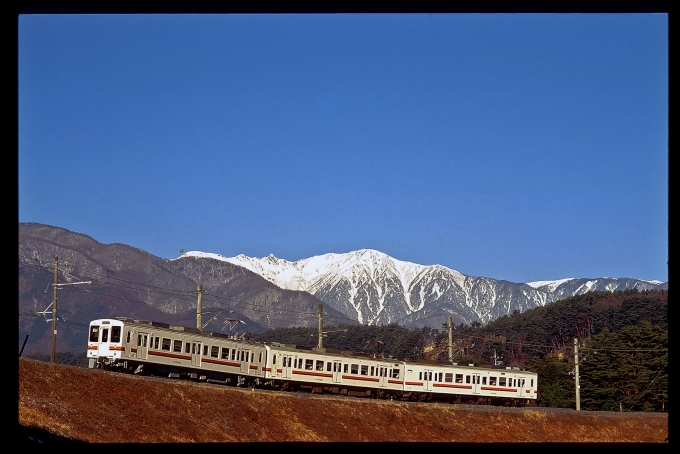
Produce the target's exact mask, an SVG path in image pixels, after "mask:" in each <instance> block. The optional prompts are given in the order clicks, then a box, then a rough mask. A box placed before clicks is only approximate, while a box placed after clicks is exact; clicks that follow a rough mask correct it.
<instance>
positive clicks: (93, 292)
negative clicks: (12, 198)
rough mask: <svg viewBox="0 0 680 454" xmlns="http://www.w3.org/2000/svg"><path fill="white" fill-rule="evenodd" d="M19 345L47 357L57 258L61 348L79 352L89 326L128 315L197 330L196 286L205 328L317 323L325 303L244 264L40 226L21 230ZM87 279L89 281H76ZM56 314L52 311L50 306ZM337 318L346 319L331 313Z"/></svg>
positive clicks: (255, 328)
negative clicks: (162, 254) (159, 253)
mask: <svg viewBox="0 0 680 454" xmlns="http://www.w3.org/2000/svg"><path fill="white" fill-rule="evenodd" d="M18 252H19V253H18V255H19V257H18V258H19V313H20V318H19V340H20V341H21V342H23V340H24V339H25V337H26V335H27V334H30V336H29V340H28V342H27V344H26V347H25V351H26V352H27V353H29V352H33V351H40V352H48V351H49V350H50V348H51V323H46V320H45V318H43V317H41V316H38V315H37V314H38V312H40V311H43V310H44V309H46V308H47V307H48V306H49V305H50V304H51V303H52V299H53V290H52V289H53V287H52V284H53V282H54V258H55V257H58V258H59V261H58V271H59V276H58V282H59V283H60V284H69V283H71V284H74V285H65V286H63V287H62V288H61V289H60V290H59V292H58V299H57V305H58V319H59V323H58V338H57V339H58V340H57V351H62V350H68V351H80V350H82V349H83V348H84V346H85V345H86V338H85V335H86V327H87V325H88V323H89V322H90V321H91V320H93V319H95V318H100V317H116V316H126V317H131V318H137V319H142V320H155V321H161V322H166V323H171V324H175V325H184V326H196V323H197V322H196V307H197V293H196V291H197V287H198V285H199V284H200V285H201V286H202V288H203V294H202V308H203V311H206V312H210V313H209V314H204V315H203V323H207V322H208V321H209V320H210V318H211V317H213V316H214V315H216V313H217V312H218V311H219V310H223V311H224V312H223V313H222V314H220V315H219V316H218V318H217V319H216V320H214V321H212V322H211V323H210V324H209V325H208V326H206V329H207V330H214V331H220V330H224V332H227V333H228V332H229V331H227V329H228V328H229V327H234V326H235V325H234V323H236V322H234V323H231V322H230V324H229V325H226V324H225V322H226V321H227V319H231V320H234V321H235V320H242V321H244V322H245V325H242V324H238V325H236V326H237V327H238V328H239V329H240V330H241V331H240V332H243V328H245V329H247V330H248V331H251V332H253V331H254V332H257V331H261V330H263V329H267V328H269V327H286V326H316V325H317V323H318V322H317V318H316V312H317V308H318V305H319V304H322V302H321V301H320V300H319V299H317V298H316V297H314V296H312V295H310V294H309V293H307V292H300V291H292V290H284V289H281V288H279V287H277V286H275V285H274V284H272V283H270V282H269V281H267V280H265V279H263V278H262V277H260V276H259V275H257V274H255V273H252V272H250V271H248V270H246V269H244V268H243V267H240V266H235V265H232V264H229V263H226V262H224V261H217V260H214V259H211V258H200V259H199V258H195V257H181V258H179V259H177V260H172V261H168V260H165V259H162V258H159V257H155V256H153V255H151V254H149V253H147V252H145V251H143V250H141V249H138V248H134V247H131V246H127V245H124V244H102V243H99V242H97V241H95V240H94V239H92V238H91V237H89V236H87V235H83V234H79V233H75V232H71V231H68V230H66V229H62V228H59V227H52V226H47V225H42V224H33V223H31V224H20V225H19V251H18ZM86 281H90V282H92V284H77V285H76V284H75V283H76V282H86ZM50 310H51V309H50ZM325 312H326V313H328V314H329V315H333V316H336V317H344V315H343V314H341V313H339V312H337V311H335V310H333V309H332V308H330V307H329V308H326V309H325Z"/></svg>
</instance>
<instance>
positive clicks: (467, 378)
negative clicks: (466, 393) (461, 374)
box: [465, 375, 470, 383]
mask: <svg viewBox="0 0 680 454" xmlns="http://www.w3.org/2000/svg"><path fill="white" fill-rule="evenodd" d="M465 383H470V376H469V375H466V376H465Z"/></svg>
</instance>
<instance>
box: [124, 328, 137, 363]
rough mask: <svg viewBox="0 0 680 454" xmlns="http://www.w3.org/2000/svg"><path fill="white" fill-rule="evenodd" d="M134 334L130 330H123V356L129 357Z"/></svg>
mask: <svg viewBox="0 0 680 454" xmlns="http://www.w3.org/2000/svg"><path fill="white" fill-rule="evenodd" d="M134 339H135V332H134V330H131V329H127V328H126V329H125V356H126V357H128V358H129V357H130V354H131V352H132V349H133V348H134V345H133V343H134Z"/></svg>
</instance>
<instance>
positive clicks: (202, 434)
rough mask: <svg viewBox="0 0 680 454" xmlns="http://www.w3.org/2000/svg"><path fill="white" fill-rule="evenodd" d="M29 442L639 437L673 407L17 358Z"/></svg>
mask: <svg viewBox="0 0 680 454" xmlns="http://www.w3.org/2000/svg"><path fill="white" fill-rule="evenodd" d="M18 384H19V395H18V398H19V399H18V403H19V408H18V410H19V411H18V417H19V424H20V429H21V430H20V434H23V438H24V439H23V440H21V441H27V437H29V436H30V437H31V440H32V441H38V439H40V441H43V442H45V441H46V442H49V441H64V440H65V441H85V442H104V443H118V442H125V443H147V442H151V443H159V442H160V443H184V442H201V443H208V442H273V441H285V442H303V441H304V442H308V441H309V442H336V441H338V442H359V441H379V442H404V441H409V442H411V441H420V442H423V441H426V442H468V443H469V442H494V443H497V442H501V443H508V442H513V443H514V442H609V443H611V442H619V443H620V442H642V443H664V442H665V441H667V439H668V414H667V413H663V414H661V413H626V412H624V413H618V412H576V411H573V410H558V409H543V408H525V409H517V408H498V407H478V406H457V405H448V404H422V403H407V402H390V401H378V400H369V399H353V398H346V397H326V396H317V395H308V394H300V393H295V394H291V393H280V392H272V391H262V390H251V389H240V388H231V387H224V386H218V385H209V384H202V383H201V384H199V383H193V382H184V381H182V382H180V381H171V380H165V379H157V378H149V377H137V376H130V375H123V374H118V373H113V372H105V371H99V370H89V369H83V368H78V367H74V366H66V365H59V364H55V365H52V364H49V363H44V362H39V361H34V360H28V359H24V358H20V359H19V383H18Z"/></svg>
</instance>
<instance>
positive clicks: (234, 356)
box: [231, 348, 236, 361]
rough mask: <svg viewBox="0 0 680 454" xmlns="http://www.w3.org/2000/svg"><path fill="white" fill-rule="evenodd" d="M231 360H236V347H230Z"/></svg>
mask: <svg viewBox="0 0 680 454" xmlns="http://www.w3.org/2000/svg"><path fill="white" fill-rule="evenodd" d="M231 360H232V361H235V360H236V349H235V348H232V349H231Z"/></svg>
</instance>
